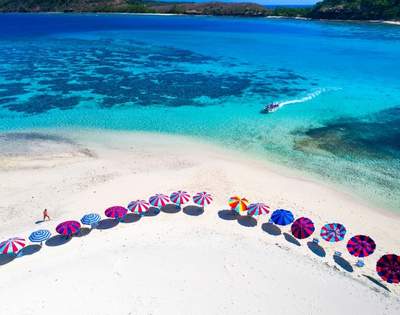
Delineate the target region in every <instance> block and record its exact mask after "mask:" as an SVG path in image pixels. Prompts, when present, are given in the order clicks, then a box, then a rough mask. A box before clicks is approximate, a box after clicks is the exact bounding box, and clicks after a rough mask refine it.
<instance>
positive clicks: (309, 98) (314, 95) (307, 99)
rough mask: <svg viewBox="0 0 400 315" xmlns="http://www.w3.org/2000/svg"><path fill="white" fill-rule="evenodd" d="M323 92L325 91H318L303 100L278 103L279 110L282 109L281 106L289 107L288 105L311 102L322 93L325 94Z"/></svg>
mask: <svg viewBox="0 0 400 315" xmlns="http://www.w3.org/2000/svg"><path fill="white" fill-rule="evenodd" d="M325 91H326V89H318V90H316V91H315V92H313V93H310V94H308V95H306V96H304V97H303V98H299V99H296V100H290V101H286V102H282V103H279V108H282V107H283V106H285V105H289V104H296V103H304V102H307V101H311V100H312V99H313V98H315V97H317V96H318V95H320V94H321V93H322V92H325Z"/></svg>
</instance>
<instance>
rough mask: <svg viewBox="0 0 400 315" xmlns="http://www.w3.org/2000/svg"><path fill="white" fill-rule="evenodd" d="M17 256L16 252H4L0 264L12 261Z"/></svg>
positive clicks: (0, 256) (0, 257)
mask: <svg viewBox="0 0 400 315" xmlns="http://www.w3.org/2000/svg"><path fill="white" fill-rule="evenodd" d="M16 257H17V255H15V254H2V255H0V266H2V265H5V264H8V263H10V262H12V261H13V260H14V259H15V258H16Z"/></svg>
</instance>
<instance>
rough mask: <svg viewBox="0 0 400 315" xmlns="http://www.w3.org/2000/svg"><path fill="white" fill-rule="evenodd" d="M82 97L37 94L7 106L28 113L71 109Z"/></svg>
mask: <svg viewBox="0 0 400 315" xmlns="http://www.w3.org/2000/svg"><path fill="white" fill-rule="evenodd" d="M79 100H80V97H78V96H72V97H62V96H54V95H35V96H33V97H31V98H29V99H28V100H27V101H24V102H14V103H11V104H9V105H6V106H5V107H6V108H7V109H9V110H11V111H15V112H22V113H26V114H40V113H44V112H47V111H49V110H51V109H55V108H57V109H61V110H66V109H71V108H73V107H74V106H76V105H78V104H79Z"/></svg>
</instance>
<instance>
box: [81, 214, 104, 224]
mask: <svg viewBox="0 0 400 315" xmlns="http://www.w3.org/2000/svg"><path fill="white" fill-rule="evenodd" d="M100 220H101V217H100V215H99V214H97V213H88V214H85V215H84V216H83V217H82V219H81V223H82V224H85V225H90V226H93V225H96V224H97V223H99V222H100Z"/></svg>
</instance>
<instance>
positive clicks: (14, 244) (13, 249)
mask: <svg viewBox="0 0 400 315" xmlns="http://www.w3.org/2000/svg"><path fill="white" fill-rule="evenodd" d="M24 247H25V239H24V238H21V237H13V238H10V239H8V240H6V241H4V242H1V243H0V254H12V253H17V252H18V251H19V250H20V249H22V248H24Z"/></svg>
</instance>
